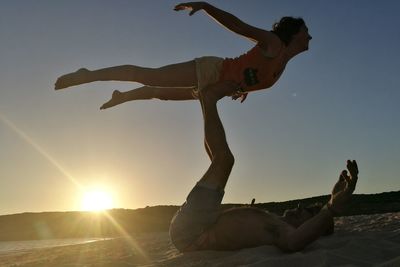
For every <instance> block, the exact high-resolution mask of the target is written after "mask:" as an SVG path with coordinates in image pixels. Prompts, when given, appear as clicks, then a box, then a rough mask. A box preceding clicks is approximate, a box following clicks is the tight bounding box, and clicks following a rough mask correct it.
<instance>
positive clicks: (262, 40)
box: [175, 2, 282, 52]
mask: <svg viewBox="0 0 400 267" xmlns="http://www.w3.org/2000/svg"><path fill="white" fill-rule="evenodd" d="M186 9H187V10H191V11H190V13H189V15H193V14H194V13H196V12H197V11H199V10H204V11H205V12H206V13H207V14H208V15H209V16H211V17H212V18H213V19H215V20H216V21H217V22H219V23H220V24H221V25H222V26H224V27H226V28H227V29H228V30H230V31H232V32H234V33H237V34H239V35H242V36H244V37H246V38H248V39H250V40H252V41H253V42H256V43H258V44H259V45H260V46H261V47H263V48H267V45H268V46H270V48H269V49H270V50H269V51H271V52H273V51H275V49H276V50H277V49H280V47H281V45H282V44H281V41H280V39H279V38H278V37H277V36H276V35H275V34H273V33H272V32H269V31H266V30H263V29H259V28H256V27H253V26H251V25H249V24H247V23H244V22H243V21H241V20H240V19H238V18H237V17H235V16H234V15H232V14H230V13H228V12H226V11H223V10H221V9H219V8H216V7H214V6H212V5H211V4H209V3H206V2H189V3H182V4H178V5H177V6H175V10H176V11H179V10H186Z"/></svg>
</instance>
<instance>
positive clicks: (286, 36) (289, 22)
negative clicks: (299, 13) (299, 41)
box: [272, 17, 305, 45]
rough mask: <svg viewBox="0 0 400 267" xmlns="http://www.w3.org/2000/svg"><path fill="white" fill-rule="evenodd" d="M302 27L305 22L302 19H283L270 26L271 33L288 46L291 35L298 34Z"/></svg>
mask: <svg viewBox="0 0 400 267" xmlns="http://www.w3.org/2000/svg"><path fill="white" fill-rule="evenodd" d="M303 25H305V22H304V20H303V19H302V18H294V17H283V18H281V19H280V20H279V22H276V23H274V25H272V32H273V33H275V34H276V35H278V37H279V39H281V41H282V42H284V43H285V44H286V45H289V43H290V41H291V40H292V37H293V35H295V34H296V33H298V32H299V31H300V28H301V26H303Z"/></svg>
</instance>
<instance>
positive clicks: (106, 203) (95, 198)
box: [82, 191, 113, 211]
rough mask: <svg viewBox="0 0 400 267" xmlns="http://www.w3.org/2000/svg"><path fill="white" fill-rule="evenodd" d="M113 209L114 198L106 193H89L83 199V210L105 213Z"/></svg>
mask: <svg viewBox="0 0 400 267" xmlns="http://www.w3.org/2000/svg"><path fill="white" fill-rule="evenodd" d="M112 207H113V201H112V197H111V195H110V194H109V193H107V192H105V191H87V192H85V193H84V195H83V198H82V210H85V211H103V210H107V209H111V208H112Z"/></svg>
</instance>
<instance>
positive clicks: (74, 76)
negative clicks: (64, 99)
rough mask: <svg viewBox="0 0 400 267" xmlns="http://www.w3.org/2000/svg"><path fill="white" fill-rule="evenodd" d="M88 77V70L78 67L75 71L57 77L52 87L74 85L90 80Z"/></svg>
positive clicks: (61, 87) (57, 88)
mask: <svg viewBox="0 0 400 267" xmlns="http://www.w3.org/2000/svg"><path fill="white" fill-rule="evenodd" d="M89 77H90V71H89V70H88V69H84V68H82V69H79V70H77V71H75V72H72V73H68V74H66V75H63V76H61V77H60V78H58V79H57V81H56V83H55V85H54V89H56V90H59V89H63V88H67V87H70V86H74V85H79V84H83V83H88V82H92V80H90V79H89Z"/></svg>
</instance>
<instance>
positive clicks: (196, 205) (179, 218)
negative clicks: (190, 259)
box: [169, 184, 224, 251]
mask: <svg viewBox="0 0 400 267" xmlns="http://www.w3.org/2000/svg"><path fill="white" fill-rule="evenodd" d="M223 196H224V191H223V190H217V189H211V188H208V187H204V186H202V185H199V184H196V186H195V187H194V188H193V189H192V191H191V192H190V193H189V195H188V197H187V198H186V202H185V203H183V205H182V206H181V208H180V209H179V210H178V211H177V212H176V214H175V215H174V217H173V218H172V221H171V225H170V228H169V235H170V238H171V241H172V243H173V244H174V246H175V247H176V248H177V249H178V250H179V251H184V250H185V248H187V247H188V246H190V245H192V244H193V243H194V242H195V241H196V240H197V239H198V238H199V237H200V236H201V234H202V233H203V232H204V231H206V230H207V229H208V228H210V226H212V225H213V224H215V222H216V221H217V219H218V217H219V215H220V206H221V201H222V198H223Z"/></svg>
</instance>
